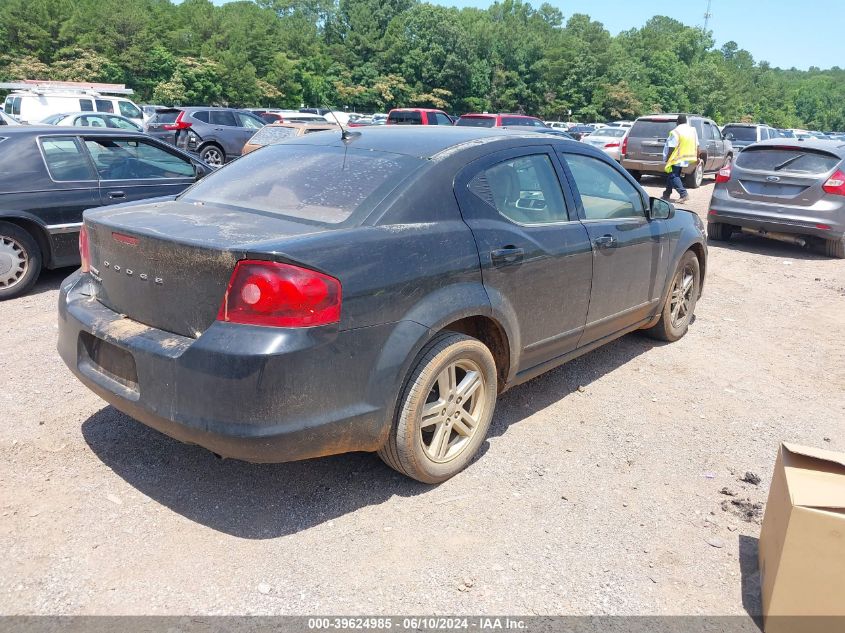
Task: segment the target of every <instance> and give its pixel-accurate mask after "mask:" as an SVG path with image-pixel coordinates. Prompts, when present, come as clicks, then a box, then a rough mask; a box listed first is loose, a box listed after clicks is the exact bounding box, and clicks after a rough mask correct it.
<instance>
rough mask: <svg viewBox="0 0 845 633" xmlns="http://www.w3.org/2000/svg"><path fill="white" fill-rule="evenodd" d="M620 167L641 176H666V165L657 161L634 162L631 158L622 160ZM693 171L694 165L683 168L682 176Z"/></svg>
mask: <svg viewBox="0 0 845 633" xmlns="http://www.w3.org/2000/svg"><path fill="white" fill-rule="evenodd" d="M622 167H624V168H625V169H627V170H628V171H638V172H640V173H643V174H662V175H665V174H666V171H665V170H666V163H665V162H663V161H658V160H634V159H631V158H623V159H622ZM694 171H695V163H692V164H691V165H688V166H687V167H684V168H683V169H682V170H681V173H683V174H691V173H692V172H694Z"/></svg>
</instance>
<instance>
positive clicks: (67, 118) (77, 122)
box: [41, 112, 144, 132]
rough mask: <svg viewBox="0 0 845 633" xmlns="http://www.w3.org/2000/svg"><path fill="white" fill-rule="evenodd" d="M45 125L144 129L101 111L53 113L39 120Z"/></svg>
mask: <svg viewBox="0 0 845 633" xmlns="http://www.w3.org/2000/svg"><path fill="white" fill-rule="evenodd" d="M41 123H46V124H47V125H62V126H65V127H110V128H115V129H119V130H132V131H133V132H143V131H144V129H143V128H142V127H141V126H140V125H138V124H137V123H135V121H132V120H131V119H127V118H126V117H123V116H118V115H117V114H104V113H101V112H69V113H67V114H54V115H53V116H48V117H47V118H46V119H44V120H43V121H41Z"/></svg>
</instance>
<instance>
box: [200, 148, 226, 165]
mask: <svg viewBox="0 0 845 633" xmlns="http://www.w3.org/2000/svg"><path fill="white" fill-rule="evenodd" d="M199 156H200V159H201V160H202V161H203V162H204V163H206V164H208V165H211V166H212V167H222V166H223V164H224V163H225V162H226V153H225V152H224V151H223V148H222V147H220V146H219V145H215V144H214V143H209V144H208V145H206V146H205V147H203V148H202V149H201V150H200V154H199Z"/></svg>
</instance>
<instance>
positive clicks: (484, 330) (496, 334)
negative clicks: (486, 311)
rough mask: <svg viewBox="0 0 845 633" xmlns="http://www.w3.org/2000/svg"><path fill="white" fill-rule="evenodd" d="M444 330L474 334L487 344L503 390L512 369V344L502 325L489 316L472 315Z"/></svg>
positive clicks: (449, 325)
mask: <svg viewBox="0 0 845 633" xmlns="http://www.w3.org/2000/svg"><path fill="white" fill-rule="evenodd" d="M442 330H449V331H452V332H460V333H462V334H466V335H468V336H472V337H474V338H477V339H478V340H479V341H481V342H482V343H484V344H485V345H486V346H487V348H488V349H489V350H490V352H491V353H492V354H493V360H495V361H496V374H497V379H498V388H499V389H498V390H499V391H500V392H501V391H502V389H504V386H505V383H507V379H508V371H509V369H510V345H509V342H508V335H507V334H506V333H505V331H504V329H503V328H502V326H501V325H499V324H498V323H497V322H496V321H494V320H493V319H491V318H489V317H485V316H471V317H466V318H463V319H459V320H458V321H453V322H452V323H449V324H448V325H445V326H443V328H442Z"/></svg>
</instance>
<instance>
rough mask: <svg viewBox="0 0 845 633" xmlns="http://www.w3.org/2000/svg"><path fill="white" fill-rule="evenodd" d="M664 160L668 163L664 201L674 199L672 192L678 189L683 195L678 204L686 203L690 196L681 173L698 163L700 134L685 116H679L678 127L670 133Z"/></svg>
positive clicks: (665, 147)
mask: <svg viewBox="0 0 845 633" xmlns="http://www.w3.org/2000/svg"><path fill="white" fill-rule="evenodd" d="M663 160H665V161H666V174H667V177H666V191H664V192H663V199H664V200H669V199H670V198H671V197H672V190H673V189H677V190H678V193H679V194H680V195H681V199H680V200H678V202H686V201H687V200H689V195H688V194H687V190H686V188H685V187H684V181H683V180H682V179H681V172H682V171H683V170H684V168H685V167H689V165H690V164H693V165H694V164H695V163H696V162H697V161H698V134H697V133H696V131H695V128H694V127H693V126H691V125H689V124H688V123H687V116H686V115H685V114H679V115H678V125H677V127H676V128H675V129H674V130H672V131H671V132H669V138H667V139H666V145H665V146H664V148H663Z"/></svg>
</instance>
